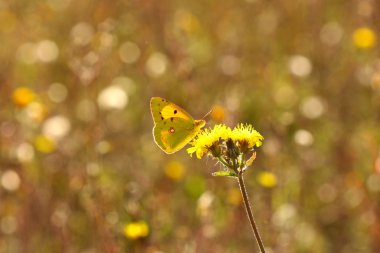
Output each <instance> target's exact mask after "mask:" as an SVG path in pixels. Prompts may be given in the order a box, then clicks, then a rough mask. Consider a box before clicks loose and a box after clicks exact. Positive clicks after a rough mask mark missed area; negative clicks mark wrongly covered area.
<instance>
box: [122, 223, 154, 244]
mask: <svg viewBox="0 0 380 253" xmlns="http://www.w3.org/2000/svg"><path fill="white" fill-rule="evenodd" d="M123 232H124V235H125V237H127V238H128V239H131V240H136V239H139V238H143V237H147V236H148V234H149V227H148V224H147V223H146V222H145V221H136V222H130V223H127V224H126V225H125V226H124V228H123Z"/></svg>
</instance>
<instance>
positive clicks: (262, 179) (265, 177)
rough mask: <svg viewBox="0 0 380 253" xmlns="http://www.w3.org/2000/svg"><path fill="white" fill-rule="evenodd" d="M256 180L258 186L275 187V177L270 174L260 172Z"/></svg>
mask: <svg viewBox="0 0 380 253" xmlns="http://www.w3.org/2000/svg"><path fill="white" fill-rule="evenodd" d="M257 180H258V181H259V184H261V185H262V186H264V187H266V188H272V187H275V186H276V185H277V177H276V175H275V174H273V173H271V172H261V173H260V174H259V175H258V177H257Z"/></svg>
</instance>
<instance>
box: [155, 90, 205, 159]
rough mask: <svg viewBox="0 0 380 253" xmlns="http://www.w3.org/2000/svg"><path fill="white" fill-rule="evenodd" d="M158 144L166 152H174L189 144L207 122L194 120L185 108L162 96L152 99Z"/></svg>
mask: <svg viewBox="0 0 380 253" xmlns="http://www.w3.org/2000/svg"><path fill="white" fill-rule="evenodd" d="M150 111H151V113H152V117H153V121H154V127H153V137H154V141H155V142H156V144H157V145H158V146H159V147H160V148H161V149H162V150H163V151H164V152H166V153H168V154H172V153H175V152H177V151H178V150H180V149H181V148H183V147H184V146H185V145H186V144H188V143H189V142H190V141H191V140H192V139H193V138H194V137H195V136H196V135H197V134H198V133H199V131H200V130H201V128H202V127H204V125H205V124H206V121H204V120H194V119H193V117H191V116H190V114H188V113H187V112H186V111H185V110H184V109H182V108H181V107H179V106H178V105H176V104H174V103H172V102H169V101H168V100H166V99H164V98H160V97H152V98H151V99H150Z"/></svg>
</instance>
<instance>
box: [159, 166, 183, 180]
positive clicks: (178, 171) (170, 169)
mask: <svg viewBox="0 0 380 253" xmlns="http://www.w3.org/2000/svg"><path fill="white" fill-rule="evenodd" d="M164 171H165V174H166V176H167V177H168V178H170V179H172V180H174V181H178V180H181V179H182V178H183V175H184V174H185V167H184V166H183V164H182V163H180V162H178V161H170V162H168V163H167V164H166V165H165V167H164Z"/></svg>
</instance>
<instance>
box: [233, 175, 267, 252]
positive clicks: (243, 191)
mask: <svg viewBox="0 0 380 253" xmlns="http://www.w3.org/2000/svg"><path fill="white" fill-rule="evenodd" d="M238 181H239V187H240V191H241V194H242V195H243V200H244V205H245V210H246V211H247V215H248V218H249V222H250V223H251V227H252V230H253V233H254V234H255V238H256V241H257V244H258V245H259V248H260V251H261V252H262V253H265V248H264V244H263V241H262V240H261V237H260V234H259V230H258V228H257V226H256V222H255V219H254V218H253V214H252V210H251V206H250V204H249V200H248V194H247V190H246V189H245V185H244V180H243V172H242V171H241V172H239V173H238Z"/></svg>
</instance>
